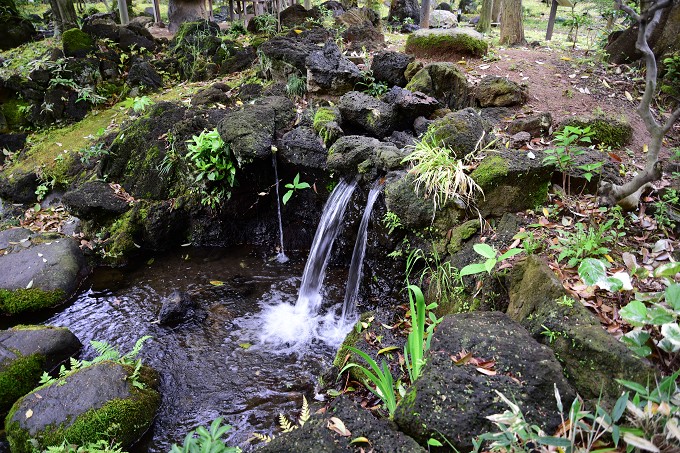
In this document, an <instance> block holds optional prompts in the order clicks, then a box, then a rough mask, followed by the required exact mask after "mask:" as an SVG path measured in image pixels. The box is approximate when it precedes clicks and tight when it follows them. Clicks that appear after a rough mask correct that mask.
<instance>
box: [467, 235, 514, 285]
mask: <svg viewBox="0 0 680 453" xmlns="http://www.w3.org/2000/svg"><path fill="white" fill-rule="evenodd" d="M472 248H473V249H474V251H475V252H477V254H479V255H481V256H482V257H484V258H486V261H484V262H482V263H472V264H468V265H467V266H465V267H463V268H462V269H461V270H460V276H461V277H465V276H466V275H475V274H481V273H483V272H486V273H488V274H491V271H492V270H493V268H494V267H496V264H498V263H501V262H503V261H505V260H507V259H508V258H512V257H513V256H515V255H517V254H519V253H522V252H523V251H524V250H522V249H518V248H512V249H509V250H507V251H506V252H505V253H500V252H499V251H498V250H496V249H495V248H493V247H492V246H490V245H489V244H484V243H479V244H475V245H473V246H472Z"/></svg>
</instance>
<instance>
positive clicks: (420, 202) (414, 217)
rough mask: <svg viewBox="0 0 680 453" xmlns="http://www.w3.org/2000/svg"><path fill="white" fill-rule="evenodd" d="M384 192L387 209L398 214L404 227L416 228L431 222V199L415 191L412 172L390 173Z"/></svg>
mask: <svg viewBox="0 0 680 453" xmlns="http://www.w3.org/2000/svg"><path fill="white" fill-rule="evenodd" d="M384 192H385V204H386V205H387V209H388V210H389V211H391V212H394V213H395V214H396V215H397V216H399V219H400V220H401V223H402V224H403V225H404V228H411V229H414V230H417V229H419V228H422V227H426V226H429V225H430V224H431V223H432V219H433V218H434V214H435V212H434V207H433V205H432V201H431V200H425V199H424V198H423V196H422V194H418V192H416V189H415V181H414V177H413V175H412V174H408V173H406V172H405V171H404V172H399V173H396V174H393V175H391V177H390V178H389V179H388V181H387V183H386V184H385V190H384Z"/></svg>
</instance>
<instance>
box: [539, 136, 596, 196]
mask: <svg viewBox="0 0 680 453" xmlns="http://www.w3.org/2000/svg"><path fill="white" fill-rule="evenodd" d="M594 134H595V132H594V131H591V130H590V126H588V127H586V128H580V127H578V126H565V127H564V128H563V129H562V130H561V131H560V132H558V133H557V134H556V135H555V140H554V142H555V144H556V145H557V146H556V147H555V148H553V149H547V150H545V154H546V156H545V157H544V158H543V162H544V163H547V164H554V165H556V166H557V168H558V170H559V171H560V173H562V188H563V189H564V191H565V192H566V193H567V195H569V194H571V178H570V176H569V173H570V172H571V171H572V170H573V168H574V166H575V161H574V157H575V156H579V155H582V154H584V153H585V151H584V150H582V149H578V148H575V147H576V146H577V144H579V143H588V144H589V143H591V142H592V139H591V137H592V136H593V135H594ZM600 166H601V165H599V166H597V165H595V166H594V167H593V165H591V164H589V165H587V167H588V168H589V169H585V168H583V170H585V171H586V173H590V176H589V178H590V177H592V172H593V171H595V170H597V169H598V168H599V167H600ZM584 177H585V176H584ZM589 178H586V179H587V180H588V181H590V179H589Z"/></svg>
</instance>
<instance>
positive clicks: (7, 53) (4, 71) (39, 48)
mask: <svg viewBox="0 0 680 453" xmlns="http://www.w3.org/2000/svg"><path fill="white" fill-rule="evenodd" d="M27 7H28V5H26V4H23V5H22V9H24V8H27ZM57 41H58V38H46V39H41V40H36V41H31V42H29V43H26V44H22V45H21V46H19V47H15V48H14V49H9V50H3V51H2V56H3V58H4V59H5V62H4V63H3V65H0V78H3V79H5V80H7V79H8V78H9V77H10V76H13V75H18V76H19V77H21V78H22V79H25V78H26V77H28V74H29V73H30V72H31V71H32V70H33V68H35V64H36V60H46V59H47V58H48V57H49V54H50V51H51V50H52V49H53V48H55V47H57Z"/></svg>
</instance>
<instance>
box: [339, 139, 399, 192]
mask: <svg viewBox="0 0 680 453" xmlns="http://www.w3.org/2000/svg"><path fill="white" fill-rule="evenodd" d="M407 154H408V153H407V152H405V151H402V150H400V149H399V148H397V147H396V146H394V144H392V143H385V142H381V141H379V140H378V139H375V138H371V137H364V136H362V135H347V136H344V137H340V138H339V139H338V140H337V141H336V142H335V143H334V144H333V146H332V147H331V148H330V150H328V160H327V164H328V170H329V171H331V172H335V173H337V174H340V175H355V174H359V175H361V177H362V179H364V180H370V181H372V180H374V179H375V178H376V177H377V174H378V171H382V172H387V171H390V170H394V169H396V168H400V167H401V161H402V160H403V159H404V157H406V155H407Z"/></svg>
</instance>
